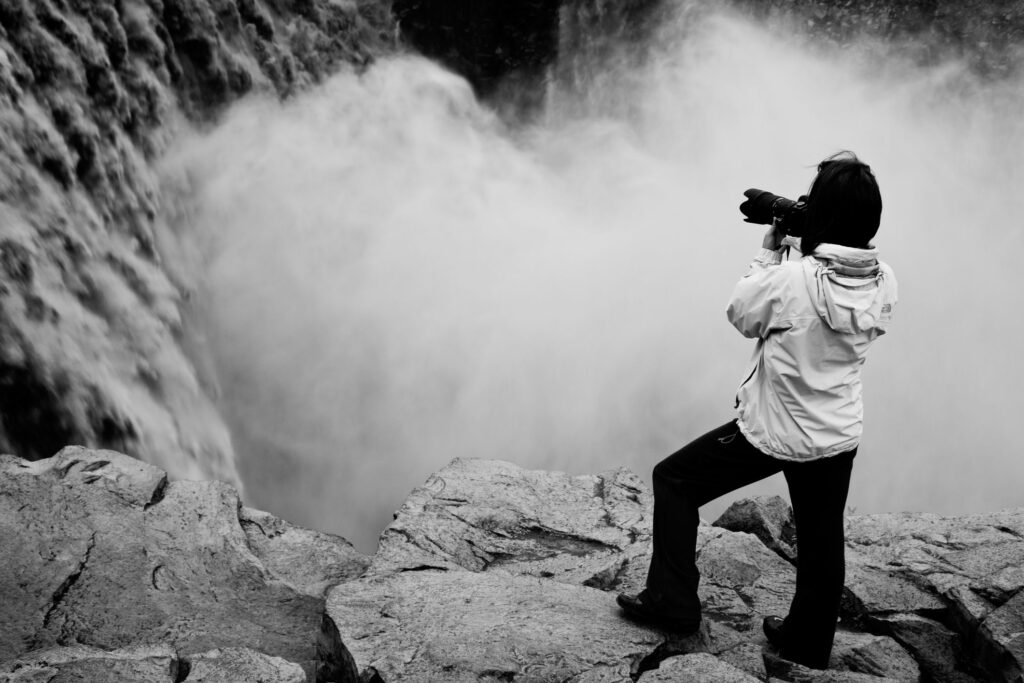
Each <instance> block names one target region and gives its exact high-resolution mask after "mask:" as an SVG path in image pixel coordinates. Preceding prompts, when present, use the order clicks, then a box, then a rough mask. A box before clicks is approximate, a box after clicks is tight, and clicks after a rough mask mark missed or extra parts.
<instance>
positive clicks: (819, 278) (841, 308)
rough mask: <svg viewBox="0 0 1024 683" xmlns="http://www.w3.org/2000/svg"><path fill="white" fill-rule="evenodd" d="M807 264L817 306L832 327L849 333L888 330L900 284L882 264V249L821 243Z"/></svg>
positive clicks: (813, 298) (813, 297)
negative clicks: (879, 252) (880, 260)
mask: <svg viewBox="0 0 1024 683" xmlns="http://www.w3.org/2000/svg"><path fill="white" fill-rule="evenodd" d="M807 265H808V267H809V268H810V269H811V275H812V277H813V281H814V285H813V286H814V289H813V290H812V292H811V293H812V295H813V296H812V300H813V302H814V306H815V308H816V309H817V311H818V313H819V315H821V317H822V318H823V319H824V320H825V322H826V323H827V324H828V326H829V327H831V328H832V329H833V330H835V331H836V332H842V333H848V334H849V333H858V332H868V331H870V330H878V331H879V332H880V333H881V332H884V331H885V327H886V326H887V325H888V322H889V319H890V318H891V316H892V307H893V304H894V303H895V301H896V292H895V283H896V281H895V278H894V277H893V276H892V271H891V270H890V269H889V267H888V266H886V265H885V264H884V263H881V262H879V260H878V249H876V248H874V247H869V248H867V249H856V248H854V247H846V246H842V245H839V244H821V245H819V246H818V248H817V249H815V250H814V252H813V253H812V254H811V256H810V258H808V259H807ZM809 284H810V283H809Z"/></svg>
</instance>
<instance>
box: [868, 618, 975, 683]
mask: <svg viewBox="0 0 1024 683" xmlns="http://www.w3.org/2000/svg"><path fill="white" fill-rule="evenodd" d="M871 627H872V628H873V629H878V630H880V631H881V632H883V633H885V634H887V635H889V636H891V637H892V638H894V639H895V640H896V641H897V642H898V643H900V644H901V645H902V646H903V647H904V648H906V649H907V651H909V652H910V653H911V654H912V655H913V656H914V659H915V660H916V661H917V663H918V664H919V665H920V667H921V671H922V672H923V673H924V674H926V675H927V676H928V678H930V679H931V680H933V681H938V682H939V683H976V682H977V681H979V680H980V679H979V678H977V677H976V676H975V675H973V674H972V673H970V672H969V671H965V670H964V664H963V663H962V662H963V660H964V653H963V642H962V640H963V639H962V638H961V637H960V636H959V634H957V633H956V632H955V631H952V630H950V629H949V628H948V627H946V626H945V625H943V624H941V623H939V622H937V621H935V620H934V619H929V618H927V617H922V616H918V615H916V614H893V615H885V614H882V615H876V616H874V617H872V619H871Z"/></svg>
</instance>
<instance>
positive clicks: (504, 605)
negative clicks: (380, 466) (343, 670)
mask: <svg viewBox="0 0 1024 683" xmlns="http://www.w3.org/2000/svg"><path fill="white" fill-rule="evenodd" d="M651 505H652V500H651V497H650V493H649V490H648V489H647V487H646V485H644V484H643V482H641V481H640V480H639V479H638V478H637V477H636V476H635V475H632V474H631V473H629V472H627V471H625V470H616V471H612V472H607V473H603V474H600V475H596V476H583V477H571V476H569V475H566V474H564V473H557V472H543V471H530V470H525V469H522V468H520V467H518V466H516V465H514V464H511V463H505V462H496V461H483V460H456V461H453V462H452V463H451V464H450V465H449V466H448V467H446V468H444V469H442V470H440V471H439V472H437V473H436V474H434V475H433V476H431V477H430V478H429V479H428V480H427V482H426V483H425V484H424V485H423V486H421V487H419V488H417V489H416V490H415V491H414V492H413V493H412V495H411V496H410V497H409V499H408V500H407V501H406V503H405V504H404V505H403V506H402V508H401V509H400V510H399V512H398V513H397V515H396V518H395V521H394V522H393V523H392V524H391V526H389V527H388V528H387V529H386V530H385V531H384V533H383V534H382V536H381V544H380V550H379V551H378V554H377V556H376V557H375V558H374V560H373V562H372V564H371V566H370V568H369V570H368V572H367V574H365V575H364V576H363V577H362V578H360V579H358V580H355V581H351V582H347V583H342V584H339V585H338V586H337V587H335V588H334V589H332V591H331V593H330V595H329V598H328V612H329V613H330V614H331V616H332V617H333V618H334V620H335V621H336V623H337V624H338V627H339V630H340V631H341V633H342V637H343V638H344V639H345V642H346V644H347V645H348V646H349V648H350V651H351V652H352V654H353V657H354V658H355V660H356V663H357V666H359V667H360V668H361V669H363V670H364V673H368V672H373V673H374V675H376V676H378V678H379V680H384V681H387V682H388V683H390V682H391V681H420V680H438V681H442V680H444V681H448V680H450V681H463V680H465V681H471V680H472V681H476V680H558V681H574V682H577V683H582V682H584V681H591V682H594V683H599V682H604V683H626V682H632V681H635V680H638V678H639V679H640V680H670V678H666V676H675V677H678V676H684V677H685V676H690V677H694V676H695V677H696V678H694V680H718V679H717V678H715V676H726V678H723V679H722V680H738V681H740V680H750V679H753V680H762V681H764V680H767V677H768V671H767V668H766V663H765V661H766V660H765V656H766V654H770V651H769V649H768V646H767V643H766V641H765V639H764V636H763V635H762V634H761V620H762V619H763V618H764V617H765V616H767V615H769V614H785V612H786V610H787V609H788V605H789V600H790V598H791V596H792V591H793V587H794V581H795V569H794V567H793V565H792V564H790V563H789V562H787V561H786V560H784V559H783V558H782V557H780V555H779V554H777V553H776V552H773V551H772V550H770V549H769V548H768V546H766V545H765V543H763V542H762V541H761V540H759V538H758V537H756V536H754V535H752V534H749V533H742V532H734V531H730V530H728V529H724V528H721V527H717V526H710V525H707V524H704V525H702V526H701V527H700V529H699V532H698V548H697V549H698V566H699V568H700V570H701V574H702V576H703V580H702V584H701V599H702V601H703V603H704V606H705V617H706V619H705V628H704V629H703V630H702V632H701V633H700V634H699V635H698V636H695V637H691V638H687V639H684V640H679V639H677V638H674V637H671V636H670V635H669V634H666V633H663V632H660V631H658V630H656V629H649V628H644V627H638V626H636V625H634V624H632V623H630V622H628V621H626V620H624V619H623V618H622V616H621V614H620V613H619V612H618V609H617V607H616V605H615V601H614V595H615V593H616V592H619V591H624V592H636V591H639V590H640V589H641V588H642V587H643V584H644V580H645V578H646V571H647V565H648V562H649V559H650V533H651V529H650V511H651ZM835 652H836V657H835V658H834V660H833V668H834V671H832V672H831V675H832V676H833V678H832V679H831V680H837V681H838V680H849V681H855V680H862V679H864V678H865V677H867V678H870V679H872V680H884V679H885V678H886V677H888V678H889V679H892V680H917V678H918V677H919V672H918V668H917V664H916V662H915V661H914V660H913V658H911V656H910V655H909V654H908V653H907V652H906V651H905V650H904V649H903V647H902V646H901V645H899V644H898V643H897V642H896V641H895V640H894V639H892V638H891V637H888V636H885V635H871V634H868V633H863V632H849V633H847V632H844V633H841V634H840V636H839V638H837V647H836V650H835ZM555 653H558V654H557V656H556V654H555ZM681 654H682V655H688V656H690V658H689V659H685V658H684V659H685V661H676V660H675V659H674V656H675V655H681ZM696 655H700V656H696ZM662 662H673V663H671V664H670V665H666V666H670V668H669V669H666V671H665V672H662V673H661V674H657V673H656V672H657V671H659V670H660V664H661V663H662ZM675 667H682V668H680V669H679V671H680V673H673V672H674V671H675ZM659 675H660V676H662V677H661V678H657V677H656V676H659ZM708 676H710V678H708ZM729 676H733V677H735V678H729ZM844 676H845V678H843V677H844ZM652 677H653V678H652Z"/></svg>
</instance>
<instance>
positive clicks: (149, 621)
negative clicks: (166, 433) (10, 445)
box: [0, 448, 356, 681]
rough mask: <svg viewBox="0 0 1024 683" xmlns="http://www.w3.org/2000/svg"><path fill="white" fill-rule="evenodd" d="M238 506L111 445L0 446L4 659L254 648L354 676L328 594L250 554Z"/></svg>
mask: <svg viewBox="0 0 1024 683" xmlns="http://www.w3.org/2000/svg"><path fill="white" fill-rule="evenodd" d="M240 507H241V506H240V502H239V499H238V495H237V492H236V491H235V490H234V489H233V488H231V487H230V486H228V485H226V484H222V483H219V482H173V483H168V482H167V479H166V476H165V475H164V473H163V472H161V471H160V470H158V469H157V468H155V467H152V466H150V465H146V464H144V463H141V462H139V461H138V460H134V459H132V458H129V457H128V456H125V455H121V454H119V453H115V452H111V451H90V450H86V449H82V448H67V449H64V450H63V451H61V452H60V453H58V454H57V455H56V456H54V457H52V458H48V459H45V460H40V461H37V462H28V461H24V460H21V459H18V458H13V457H10V456H0V555H2V556H3V557H5V558H7V561H5V562H4V563H3V564H2V565H0V594H2V595H4V597H5V601H4V603H3V605H2V607H0V660H4V659H9V658H12V657H17V656H20V655H23V654H24V653H26V652H28V651H31V650H36V649H46V648H53V647H55V646H58V645H70V644H81V645H87V646H91V647H96V648H102V649H117V648H123V647H126V646H129V645H157V644H165V645H168V646H170V647H172V648H174V649H175V650H176V651H177V652H178V654H179V656H181V657H183V658H188V657H189V656H190V655H193V654H195V653H200V652H205V651H208V650H212V649H216V648H234V647H252V648H254V649H257V650H259V651H261V652H263V653H266V654H268V655H272V656H275V657H281V658H283V659H285V660H288V661H290V662H294V663H296V664H299V665H300V666H301V667H302V668H303V670H304V671H305V673H306V676H307V677H308V679H309V680H314V679H315V680H342V681H344V680H354V679H355V676H356V671H355V669H354V667H353V665H352V660H351V657H350V656H349V653H348V651H347V650H346V649H345V646H344V645H343V644H342V642H341V640H340V637H339V635H338V631H337V628H336V627H335V625H334V623H333V622H332V621H331V619H330V617H329V616H327V614H326V612H325V609H324V608H325V602H324V599H323V598H322V597H318V596H317V595H310V594H306V593H303V592H301V591H299V590H297V589H296V588H295V587H293V585H292V584H291V583H288V582H285V581H282V580H280V579H279V578H278V577H277V576H276V575H275V573H274V572H273V571H271V570H270V569H268V567H267V566H266V565H265V564H264V562H263V561H261V559H260V557H259V556H258V555H257V554H254V553H253V550H252V548H251V547H250V542H249V538H248V536H247V535H246V533H245V531H244V530H243V528H242V524H241V522H240V520H239V509H240ZM299 573H301V572H299ZM304 580H306V579H304ZM296 583H298V581H296ZM314 583H316V582H312V581H308V580H307V584H308V585H312V584H314Z"/></svg>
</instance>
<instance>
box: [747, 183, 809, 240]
mask: <svg viewBox="0 0 1024 683" xmlns="http://www.w3.org/2000/svg"><path fill="white" fill-rule="evenodd" d="M743 196H745V197H746V198H747V199H746V201H745V202H743V203H742V204H740V211H742V212H743V215H744V216H746V218H745V219H743V220H744V221H746V222H747V223H758V224H760V225H771V224H772V223H774V224H775V226H776V227H777V228H778V229H779V230H780V231H781V232H782V234H784V235H792V236H794V237H800V236H802V235H803V234H804V223H805V221H806V218H807V195H802V196H801V197H800V198H799V199H797V200H796V201H793V200H792V199H786V198H785V197H780V196H779V195H777V194H772V193H771V192H768V191H767V190H758V189H756V188H750V189H749V190H747V191H746V192H744V193H743Z"/></svg>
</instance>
